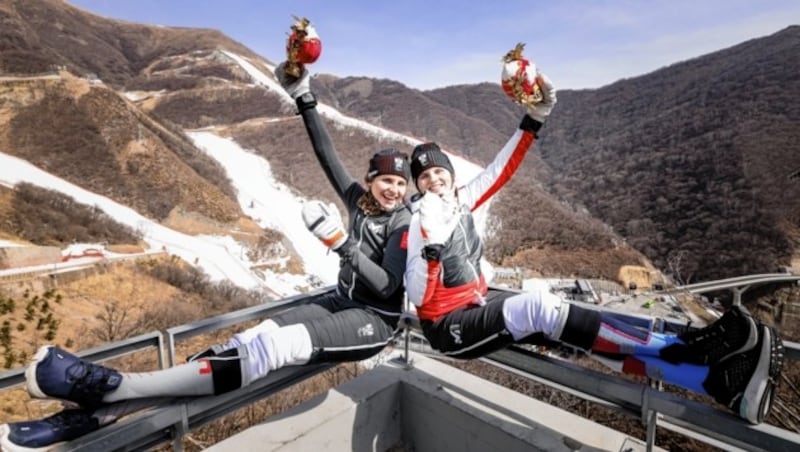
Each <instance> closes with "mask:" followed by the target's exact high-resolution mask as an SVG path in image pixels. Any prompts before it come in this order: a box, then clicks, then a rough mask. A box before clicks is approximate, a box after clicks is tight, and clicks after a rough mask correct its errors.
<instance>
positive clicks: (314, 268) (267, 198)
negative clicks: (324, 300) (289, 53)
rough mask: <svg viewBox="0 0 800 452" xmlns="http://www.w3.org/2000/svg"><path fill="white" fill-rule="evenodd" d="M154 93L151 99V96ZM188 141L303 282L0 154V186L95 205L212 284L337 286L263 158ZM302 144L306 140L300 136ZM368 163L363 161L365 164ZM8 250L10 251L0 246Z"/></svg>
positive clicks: (263, 79) (461, 172) (213, 140)
mask: <svg viewBox="0 0 800 452" xmlns="http://www.w3.org/2000/svg"><path fill="white" fill-rule="evenodd" d="M225 53H226V54H227V55H228V56H229V57H230V58H231V59H232V60H234V61H235V62H237V63H238V64H239V65H241V66H242V68H244V69H245V70H246V71H247V72H248V73H249V74H250V76H251V77H252V78H253V79H254V80H255V81H256V82H257V83H259V84H261V85H262V86H264V87H265V88H266V89H268V90H270V91H274V92H276V93H278V95H280V96H281V98H282V100H283V102H285V103H286V104H287V105H288V106H292V107H293V106H294V101H293V100H292V99H291V98H290V97H289V96H288V95H287V94H286V93H285V91H284V90H283V88H281V87H280V85H279V84H278V83H277V82H276V81H275V80H274V78H273V77H272V75H271V73H272V71H274V67H273V66H271V65H269V64H267V63H265V62H262V64H263V65H264V67H265V68H266V70H267V72H264V71H261V70H259V69H257V68H256V67H255V66H254V65H252V64H251V63H250V62H248V61H247V60H245V59H244V58H242V57H240V56H238V55H236V54H233V53H230V52H225ZM150 94H152V93H150ZM318 110H319V111H320V113H321V114H322V115H324V116H325V117H327V118H328V119H330V120H331V121H332V122H333V123H334V124H336V125H337V126H338V127H349V128H355V129H359V130H362V131H363V132H365V133H367V134H368V135H371V136H374V137H375V138H376V142H377V141H378V139H380V138H386V139H391V140H396V141H399V142H403V143H407V144H408V145H409V149H407V151H410V148H411V147H412V146H415V145H417V144H419V143H421V141H420V140H418V139H415V138H411V137H408V136H406V135H402V134H399V133H396V132H393V131H390V130H387V129H384V128H382V127H377V126H374V125H372V124H369V123H367V122H365V121H361V120H358V119H354V118H351V117H349V116H346V115H343V114H341V113H340V112H338V111H337V110H335V109H333V108H331V107H329V106H327V105H323V104H320V105H319V106H318ZM188 135H189V136H190V137H191V139H192V140H193V141H194V143H195V144H196V145H197V146H198V148H200V149H202V150H203V151H204V152H206V153H207V154H208V155H209V156H211V157H212V158H214V159H215V160H217V161H218V162H219V163H220V164H221V165H222V166H223V168H225V170H226V172H227V174H228V177H229V178H230V180H231V181H232V183H233V185H234V187H235V188H236V190H237V193H238V202H239V205H240V206H241V209H242V211H243V212H244V213H245V214H246V215H248V216H250V217H251V218H253V220H254V221H256V222H257V223H258V224H259V226H261V227H265V228H270V229H274V230H277V231H279V232H281V233H282V234H284V235H285V236H286V237H287V238H288V240H289V241H291V243H292V246H293V247H294V249H295V250H296V251H297V253H298V254H299V255H300V257H301V259H302V260H303V265H304V267H305V269H306V273H307V274H306V275H291V274H285V273H273V272H271V271H268V270H267V271H259V272H255V271H253V270H251V267H252V266H253V265H254V264H257V263H254V262H250V261H249V259H248V257H247V252H246V250H245V248H244V247H243V245H242V244H240V243H238V242H236V241H235V240H234V239H233V238H232V237H230V236H190V235H186V234H183V233H180V232H177V231H174V230H172V229H169V228H167V227H164V226H162V225H160V224H158V223H157V222H155V221H153V220H150V219H148V218H146V217H144V216H142V215H140V214H139V213H138V212H136V211H134V210H132V209H130V208H129V207H126V206H124V205H121V204H118V203H116V202H114V201H112V200H111V199H108V198H106V197H104V196H100V195H98V194H96V193H92V192H90V191H88V190H85V189H83V188H81V187H79V186H77V185H74V184H72V183H70V182H67V181H65V180H63V179H61V178H59V177H56V176H54V175H52V174H49V173H46V172H45V171H42V170H40V169H39V168H36V167H35V166H33V165H31V164H30V163H28V162H26V161H24V160H21V159H19V158H16V157H14V156H11V155H8V154H4V153H2V152H0V184H3V185H5V186H8V187H13V186H14V185H16V184H17V183H20V182H28V183H31V184H34V185H36V186H39V187H42V188H47V189H50V190H54V191H58V192H61V193H63V194H65V195H68V196H70V197H72V198H73V199H75V200H76V201H77V202H80V203H83V204H87V205H90V206H96V207H98V208H100V209H101V210H102V211H103V212H105V213H106V214H107V215H109V216H110V217H112V218H114V219H115V220H116V221H118V222H119V223H121V224H125V225H127V226H129V227H131V228H133V229H136V230H138V231H140V232H141V233H142V234H143V238H144V240H145V241H146V242H147V243H148V244H149V246H150V247H151V249H153V250H165V251H167V252H168V253H170V254H174V255H177V256H179V257H181V258H182V259H183V260H185V261H186V262H188V263H192V264H194V265H197V266H199V267H200V268H202V269H203V270H204V271H205V272H206V273H207V274H208V275H209V277H210V278H211V279H212V280H229V281H230V282H232V283H234V284H236V285H238V286H240V287H244V288H249V289H255V288H268V289H269V290H272V291H274V292H276V293H277V294H278V295H282V296H289V295H294V294H296V293H298V292H299V291H300V290H302V289H305V288H307V287H308V286H309V281H310V278H309V277H310V276H311V275H313V276H316V278H318V279H319V280H321V281H322V282H323V283H325V284H335V282H336V276H337V273H338V257H337V256H336V255H335V254H332V253H329V252H328V250H327V249H326V248H325V247H324V246H323V245H322V244H321V243H320V242H319V241H318V240H317V239H316V238H315V237H314V236H313V235H312V234H311V233H310V232H308V231H307V229H306V228H305V225H304V224H303V222H302V219H301V215H300V210H301V208H302V203H303V202H304V201H305V199H304V198H302V197H301V196H298V195H297V194H295V193H293V191H292V189H291V188H290V187H287V186H286V185H284V184H281V183H279V182H277V181H276V180H275V178H274V177H273V175H272V172H271V169H270V164H269V162H268V161H267V160H265V159H264V158H262V157H260V156H257V155H255V154H254V153H252V152H249V151H247V150H245V149H243V148H242V147H241V146H239V145H238V144H237V143H236V142H235V141H234V140H231V139H229V138H223V137H220V136H218V135H216V134H214V133H213V132H212V131H210V130H202V131H190V132H188ZM298 138H305V137H298ZM448 154H449V155H450V157H451V160H452V162H453V166H454V167H455V170H456V182H457V183H459V182H460V181H467V180H469V179H470V178H472V177H473V176H474V175H476V174H477V173H478V172H479V171H480V170H481V167H479V166H478V165H475V164H473V163H471V162H469V161H467V160H465V159H463V158H461V157H459V156H457V155H455V154H453V153H452V152H448ZM365 164H366V162H365ZM488 205H489V203H486V204H485V205H484V207H482V208H481V209H480V211H479V212H477V213H478V216H477V220H478V222H477V224H478V227H479V228H480V230H483V229H484V225H485V221H486V214H485V212H486V210H487V208H488ZM5 245H6V246H10V245H11V244H10V243H8V244H5Z"/></svg>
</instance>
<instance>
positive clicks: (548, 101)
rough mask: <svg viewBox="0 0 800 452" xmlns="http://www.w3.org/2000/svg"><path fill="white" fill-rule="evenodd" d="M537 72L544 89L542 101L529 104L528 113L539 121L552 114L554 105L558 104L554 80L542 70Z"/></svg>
mask: <svg viewBox="0 0 800 452" xmlns="http://www.w3.org/2000/svg"><path fill="white" fill-rule="evenodd" d="M537 74H538V76H539V80H541V83H540V84H539V87H540V88H541V89H542V101H541V102H539V103H538V104H534V105H531V106H529V107H528V114H529V115H531V118H533V119H535V120H537V121H539V122H544V120H545V118H547V116H549V115H550V112H551V111H553V107H554V106H555V105H556V100H557V99H556V87H555V86H553V82H552V81H550V79H549V78H548V77H547V76H546V75H544V74H542V73H541V72H537Z"/></svg>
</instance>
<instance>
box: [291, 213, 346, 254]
mask: <svg viewBox="0 0 800 452" xmlns="http://www.w3.org/2000/svg"><path fill="white" fill-rule="evenodd" d="M302 213H303V222H305V224H306V227H307V228H308V230H309V231H311V232H312V233H313V234H314V235H315V236H317V238H318V239H319V240H320V241H321V242H322V243H323V244H325V246H327V247H328V248H330V249H332V250H334V251H336V250H338V249H339V248H340V247H341V246H342V245H344V244H345V242H347V238H348V235H347V230H346V229H345V228H344V224H342V217H341V216H340V215H339V209H337V208H336V206H334V205H333V204H330V205H328V206H326V205H325V204H323V203H322V202H321V201H309V202H307V203H305V204H304V205H303V212H302Z"/></svg>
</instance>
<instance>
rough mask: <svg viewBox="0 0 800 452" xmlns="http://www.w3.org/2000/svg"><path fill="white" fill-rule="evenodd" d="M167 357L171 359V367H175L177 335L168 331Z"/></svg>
mask: <svg viewBox="0 0 800 452" xmlns="http://www.w3.org/2000/svg"><path fill="white" fill-rule="evenodd" d="M167 356H168V357H169V367H174V366H175V335H174V334H172V332H171V331H169V330H167Z"/></svg>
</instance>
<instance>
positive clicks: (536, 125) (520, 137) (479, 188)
mask: <svg viewBox="0 0 800 452" xmlns="http://www.w3.org/2000/svg"><path fill="white" fill-rule="evenodd" d="M539 76H540V78H541V80H542V83H541V85H542V95H543V98H544V100H543V101H542V102H541V103H538V104H536V105H533V106H529V107H528V114H526V115H525V116H524V117H523V118H522V122H521V123H520V125H519V129H517V131H516V132H515V133H514V135H512V136H511V138H510V139H509V140H508V142H507V143H506V144H505V146H503V148H502V149H501V150H500V152H498V153H497V156H496V157H495V158H494V161H493V162H492V163H491V164H489V166H487V167H486V169H484V170H483V171H481V172H480V173H479V174H478V175H477V176H476V177H475V178H474V179H472V180H470V181H469V182H467V184H466V185H464V186H463V187H460V188H459V189H458V198H459V200H460V201H461V202H462V203H464V204H466V205H468V206H469V207H470V209H472V210H475V209H477V208H478V207H480V206H481V205H482V204H483V203H484V202H486V201H487V200H488V199H489V198H491V197H492V196H494V194H495V193H497V191H498V190H500V188H501V187H502V186H503V185H505V184H506V182H508V181H509V180H510V179H511V176H513V175H514V173H515V172H516V171H517V169H518V168H519V166H520V165H521V164H522V161H523V160H524V158H525V155H526V154H527V153H528V150H529V149H530V148H531V147H532V146H533V144H534V143H535V142H536V137H537V136H536V134H537V132H538V131H539V129H540V128H541V127H542V124H543V123H544V120H545V118H546V117H547V116H548V115H549V114H550V111H551V110H552V109H553V105H555V103H556V89H555V87H554V86H553V83H552V82H551V81H550V79H548V78H547V76H545V75H544V74H539Z"/></svg>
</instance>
